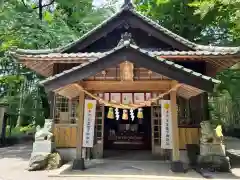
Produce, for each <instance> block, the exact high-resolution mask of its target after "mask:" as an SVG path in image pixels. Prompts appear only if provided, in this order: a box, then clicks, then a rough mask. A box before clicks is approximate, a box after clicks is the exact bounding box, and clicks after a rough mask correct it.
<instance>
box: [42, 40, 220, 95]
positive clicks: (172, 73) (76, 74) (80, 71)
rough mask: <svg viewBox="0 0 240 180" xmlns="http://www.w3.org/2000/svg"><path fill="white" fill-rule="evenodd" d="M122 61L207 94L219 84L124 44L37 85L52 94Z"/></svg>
mask: <svg viewBox="0 0 240 180" xmlns="http://www.w3.org/2000/svg"><path fill="white" fill-rule="evenodd" d="M123 61H130V62H132V63H134V64H135V65H136V66H141V67H144V68H147V69H149V70H151V71H154V72H156V73H159V74H162V75H164V76H167V77H169V78H171V79H174V80H177V81H179V82H180V83H185V84H187V85H191V86H193V87H196V88H199V89H202V90H205V91H210V92H211V91H212V90H213V87H214V84H215V83H220V81H218V80H216V79H213V78H211V77H208V76H205V75H203V74H200V73H197V72H194V71H193V70H191V69H187V68H185V67H183V66H181V65H178V64H176V63H173V62H172V61H168V60H165V59H163V58H156V57H154V56H153V55H151V54H149V53H148V51H145V50H142V49H140V48H139V47H138V46H135V45H132V44H130V42H129V41H125V42H124V44H123V45H120V46H118V47H116V48H114V49H113V50H112V51H109V52H108V53H106V54H105V55H104V56H102V57H100V58H97V59H93V60H90V62H86V63H83V64H81V65H79V66H76V67H74V68H72V69H69V70H66V71H63V72H62V73H60V74H57V75H55V76H51V77H49V78H47V79H46V80H44V81H41V82H40V84H42V85H44V86H45V88H46V90H48V91H53V90H56V89H59V88H61V87H63V86H67V85H69V84H72V83H75V82H78V81H80V80H83V79H85V78H87V77H90V76H92V75H94V74H96V73H98V72H100V71H102V70H104V69H106V68H109V67H111V66H114V65H116V64H120V63H121V62H123Z"/></svg>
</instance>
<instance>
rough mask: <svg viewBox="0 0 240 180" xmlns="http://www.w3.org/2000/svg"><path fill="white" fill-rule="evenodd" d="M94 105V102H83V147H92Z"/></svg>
mask: <svg viewBox="0 0 240 180" xmlns="http://www.w3.org/2000/svg"><path fill="white" fill-rule="evenodd" d="M96 104H97V102H96V100H88V99H86V100H85V107H84V128H83V147H93V138H94V126H95V117H96Z"/></svg>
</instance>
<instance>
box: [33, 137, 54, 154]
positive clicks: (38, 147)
mask: <svg viewBox="0 0 240 180" xmlns="http://www.w3.org/2000/svg"><path fill="white" fill-rule="evenodd" d="M54 149H55V147H54V143H53V142H51V141H47V140H45V141H35V142H34V143H33V151H32V154H31V156H34V155H36V154H51V153H52V152H53V150H54Z"/></svg>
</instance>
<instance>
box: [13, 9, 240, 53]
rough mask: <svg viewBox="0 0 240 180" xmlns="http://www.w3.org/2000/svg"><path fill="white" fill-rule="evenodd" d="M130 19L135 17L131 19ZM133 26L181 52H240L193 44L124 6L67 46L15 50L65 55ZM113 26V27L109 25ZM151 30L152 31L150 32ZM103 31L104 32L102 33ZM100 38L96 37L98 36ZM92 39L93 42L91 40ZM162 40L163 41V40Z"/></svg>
mask: <svg viewBox="0 0 240 180" xmlns="http://www.w3.org/2000/svg"><path fill="white" fill-rule="evenodd" d="M126 13H128V15H129V16H127V18H126V17H125V16H124V14H126ZM130 17H133V19H131V18H130ZM125 21H127V23H129V24H133V25H134V26H144V27H147V28H148V30H149V31H151V33H153V35H160V36H161V38H163V39H168V40H170V41H171V42H172V43H175V44H178V45H180V46H181V45H182V49H181V50H192V51H207V52H225V53H236V52H240V46H239V47H218V46H211V45H209V46H205V45H199V44H196V43H194V42H191V41H189V40H187V39H185V38H183V37H181V36H179V35H177V34H176V33H173V32H172V31H170V30H168V29H166V28H164V27H163V26H161V25H159V24H158V23H157V22H155V21H153V20H151V19H149V18H148V17H146V16H144V15H142V14H140V13H139V12H137V11H136V10H135V9H134V8H132V6H127V5H125V6H123V8H121V9H120V10H119V11H118V12H116V13H115V14H114V15H112V16H111V17H110V18H108V19H107V20H105V21H103V22H102V23H101V24H99V25H98V26H96V27H95V28H93V29H92V30H91V31H89V32H87V33H86V34H84V35H83V36H82V37H80V38H79V39H77V40H75V41H74V42H72V43H69V44H67V45H65V46H62V47H59V48H55V49H45V50H24V49H17V50H15V52H16V53H18V54H49V53H63V52H71V49H72V48H73V47H74V46H76V45H78V46H80V49H81V48H82V49H83V48H84V47H87V46H89V45H90V44H91V43H92V42H93V41H96V40H97V39H100V38H101V37H102V36H103V35H106V34H107V33H108V32H110V31H112V30H113V29H115V28H116V27H118V26H119V25H120V24H122V23H125ZM109 24H112V26H111V27H109V26H108V25H109ZM103 29H104V31H103ZM150 29H151V30H150ZM101 30H102V31H101ZM98 33H99V35H100V36H96V34H98ZM89 39H91V40H89ZM163 39H161V40H163Z"/></svg>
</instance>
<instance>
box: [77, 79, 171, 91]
mask: <svg viewBox="0 0 240 180" xmlns="http://www.w3.org/2000/svg"><path fill="white" fill-rule="evenodd" d="M80 85H81V86H82V87H83V88H84V89H85V90H87V91H100V92H119V91H122V92H125V91H144V92H146V91H166V90H169V89H170V88H171V81H170V80H159V81H157V80H151V81H82V82H81V83H80Z"/></svg>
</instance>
